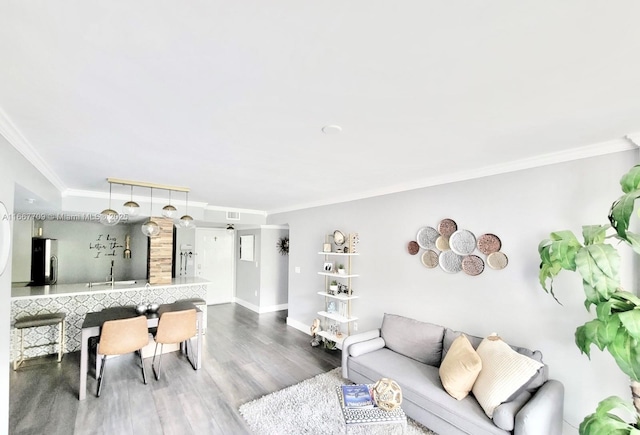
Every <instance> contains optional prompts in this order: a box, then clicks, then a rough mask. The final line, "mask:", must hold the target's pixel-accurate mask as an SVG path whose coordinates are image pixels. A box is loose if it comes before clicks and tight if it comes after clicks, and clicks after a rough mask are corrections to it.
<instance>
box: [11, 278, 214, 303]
mask: <svg viewBox="0 0 640 435" xmlns="http://www.w3.org/2000/svg"><path fill="white" fill-rule="evenodd" d="M131 281H135V283H132V284H123V283H120V284H119V283H118V281H116V282H115V284H114V285H113V287H112V286H111V285H110V284H107V285H94V286H93V287H89V286H88V285H87V283H86V282H83V283H78V284H55V285H42V286H32V287H29V286H14V287H12V288H11V299H12V300H14V299H27V298H28V299H32V298H46V297H56V296H65V295H79V294H96V293H109V292H122V291H130V290H143V289H145V288H165V287H175V286H183V285H192V284H207V283H208V282H209V281H207V280H206V279H202V278H196V277H182V278H174V279H172V280H171V283H167V284H153V285H149V284H148V281H147V280H146V279H136V280H131ZM124 282H130V281H124Z"/></svg>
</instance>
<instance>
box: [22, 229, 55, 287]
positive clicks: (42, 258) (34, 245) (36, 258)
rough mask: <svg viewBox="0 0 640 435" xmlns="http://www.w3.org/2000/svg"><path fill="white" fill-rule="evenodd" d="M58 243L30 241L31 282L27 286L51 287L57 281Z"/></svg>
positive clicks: (52, 241)
mask: <svg viewBox="0 0 640 435" xmlns="http://www.w3.org/2000/svg"><path fill="white" fill-rule="evenodd" d="M57 255H58V241H57V240H56V239H44V238H42V237H33V238H32V239H31V282H30V283H29V285H51V284H55V283H56V281H57V280H58V257H57Z"/></svg>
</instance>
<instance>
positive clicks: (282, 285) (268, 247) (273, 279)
mask: <svg viewBox="0 0 640 435" xmlns="http://www.w3.org/2000/svg"><path fill="white" fill-rule="evenodd" d="M285 236H289V230H288V229H287V228H279V227H270V226H268V225H265V226H262V227H261V237H260V238H261V249H260V259H261V262H262V266H261V267H260V307H262V308H263V309H265V308H266V309H271V308H273V307H281V306H283V305H284V304H286V303H287V294H288V288H289V256H287V255H281V254H280V252H279V251H278V248H277V242H278V240H279V239H280V238H281V237H285Z"/></svg>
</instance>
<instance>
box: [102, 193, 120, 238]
mask: <svg viewBox="0 0 640 435" xmlns="http://www.w3.org/2000/svg"><path fill="white" fill-rule="evenodd" d="M118 222H120V215H119V214H118V212H117V211H115V210H113V209H112V208H111V183H109V208H107V209H105V210H102V211H101V212H100V223H101V224H102V225H106V226H108V227H112V226H114V225H116V224H117V223H118Z"/></svg>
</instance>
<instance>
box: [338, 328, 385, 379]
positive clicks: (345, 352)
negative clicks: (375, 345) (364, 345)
mask: <svg viewBox="0 0 640 435" xmlns="http://www.w3.org/2000/svg"><path fill="white" fill-rule="evenodd" d="M378 337H380V329H373V330H371V331H367V332H362V333H360V334H354V335H350V336H348V337H347V338H345V339H344V341H343V342H342V377H343V378H345V379H349V378H348V371H347V359H348V358H349V346H351V345H352V344H356V343H361V342H363V341H367V340H373V339H376V338H378Z"/></svg>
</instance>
